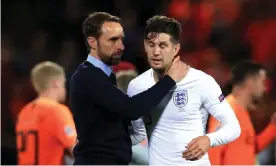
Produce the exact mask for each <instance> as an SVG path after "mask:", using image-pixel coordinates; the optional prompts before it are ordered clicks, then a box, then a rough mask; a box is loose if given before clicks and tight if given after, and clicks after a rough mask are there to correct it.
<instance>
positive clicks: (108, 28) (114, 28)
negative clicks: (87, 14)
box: [102, 22, 123, 34]
mask: <svg viewBox="0 0 276 166" xmlns="http://www.w3.org/2000/svg"><path fill="white" fill-rule="evenodd" d="M102 32H103V33H107V34H122V33H123V27H122V26H121V24H119V23H117V22H105V23H104V24H103V26H102Z"/></svg>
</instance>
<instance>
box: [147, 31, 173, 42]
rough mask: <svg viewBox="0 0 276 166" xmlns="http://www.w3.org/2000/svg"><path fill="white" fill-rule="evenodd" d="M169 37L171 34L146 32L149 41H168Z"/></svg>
mask: <svg viewBox="0 0 276 166" xmlns="http://www.w3.org/2000/svg"><path fill="white" fill-rule="evenodd" d="M170 39H171V36H170V35H169V34H166V33H155V32H151V33H149V34H148V40H147V41H151V42H169V41H170Z"/></svg>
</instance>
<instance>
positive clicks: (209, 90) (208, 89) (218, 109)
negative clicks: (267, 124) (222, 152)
mask: <svg viewBox="0 0 276 166" xmlns="http://www.w3.org/2000/svg"><path fill="white" fill-rule="evenodd" d="M201 87H202V90H201V93H202V95H201V96H202V102H203V106H204V108H205V109H206V110H207V111H208V112H209V113H210V114H211V115H212V116H213V117H214V118H215V119H217V120H218V121H219V122H220V124H221V126H220V128H218V129H217V130H216V131H215V132H212V133H209V134H206V135H207V136H208V137H209V139H210V142H211V143H210V146H218V145H222V144H226V143H229V142H232V141H234V140H235V139H237V138H238V137H239V136H240V133H241V128H240V124H239V121H238V119H237V117H236V115H235V113H234V111H233V109H232V108H231V106H230V105H229V103H228V102H227V101H226V100H225V99H224V96H223V94H222V91H221V88H220V86H219V85H218V84H217V82H216V81H215V80H214V78H212V77H211V76H208V77H207V78H206V79H205V80H204V85H203V84H202V85H201Z"/></svg>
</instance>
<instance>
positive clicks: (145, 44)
mask: <svg viewBox="0 0 276 166" xmlns="http://www.w3.org/2000/svg"><path fill="white" fill-rule="evenodd" d="M144 47H145V51H146V52H147V41H146V40H144Z"/></svg>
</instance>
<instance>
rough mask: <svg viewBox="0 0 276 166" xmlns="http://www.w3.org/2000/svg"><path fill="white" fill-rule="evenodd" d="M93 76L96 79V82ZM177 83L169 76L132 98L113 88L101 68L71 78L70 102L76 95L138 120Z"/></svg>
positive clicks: (85, 69)
mask: <svg viewBox="0 0 276 166" xmlns="http://www.w3.org/2000/svg"><path fill="white" fill-rule="evenodd" d="M91 76H92V77H93V76H95V77H97V78H96V79H93V78H91ZM175 84H176V83H175V81H174V80H173V79H172V78H171V77H170V76H168V75H166V76H164V77H163V79H162V80H160V81H158V83H156V84H155V85H154V86H153V87H151V88H149V89H148V90H146V91H144V92H142V93H139V94H137V95H135V96H132V97H129V96H128V95H127V94H125V93H124V92H122V91H121V90H120V89H118V88H117V87H116V86H113V85H112V83H111V82H110V81H109V80H108V77H107V76H106V75H104V74H102V71H101V70H100V69H88V68H83V69H80V71H78V72H77V74H75V75H74V76H73V79H71V83H70V87H71V88H70V89H71V100H74V97H73V95H72V94H73V93H75V94H77V95H78V96H86V98H87V100H90V101H91V102H93V103H94V104H96V105H100V106H102V107H103V108H105V110H107V111H112V112H115V113H117V114H119V115H121V116H122V117H124V118H127V119H131V120H137V119H139V118H140V117H141V116H143V115H144V114H147V113H148V112H149V111H150V109H152V108H153V107H154V106H156V105H157V104H158V103H159V102H160V101H161V100H162V99H163V98H164V97H165V96H166V95H167V94H168V92H169V91H170V89H171V88H173V87H174V86H175ZM107 101H108V103H107ZM73 104H74V102H72V105H73ZM72 107H74V106H72Z"/></svg>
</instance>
